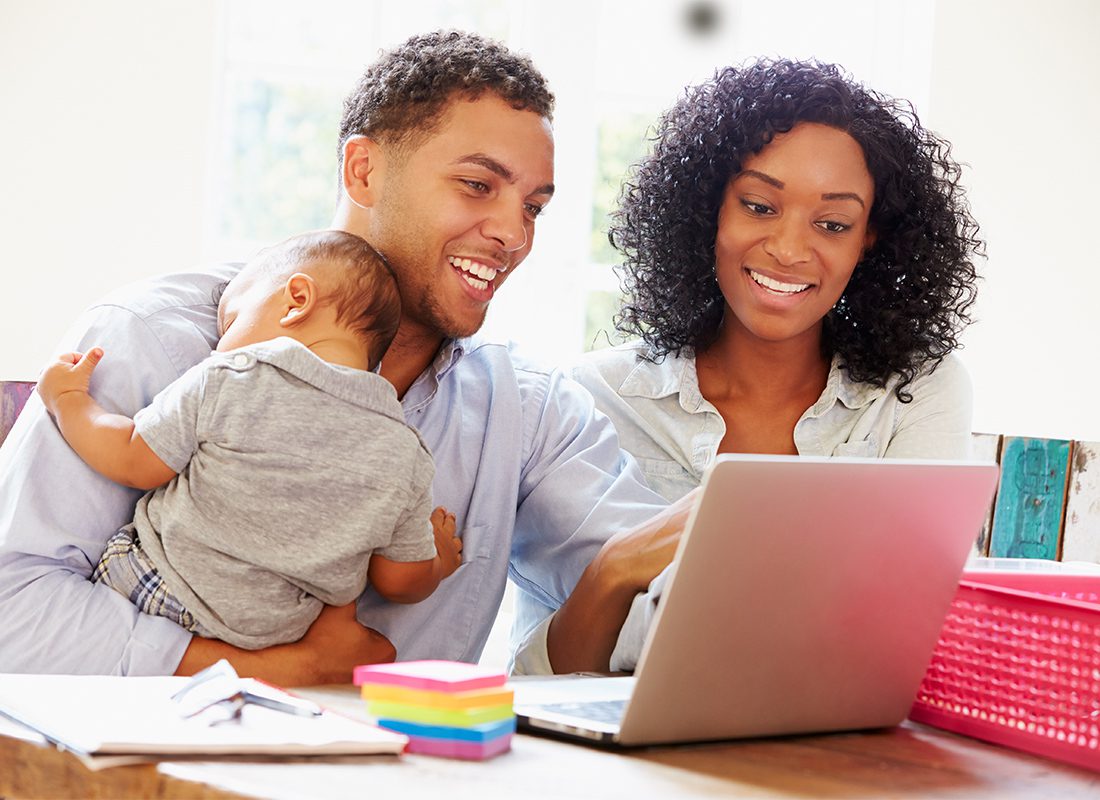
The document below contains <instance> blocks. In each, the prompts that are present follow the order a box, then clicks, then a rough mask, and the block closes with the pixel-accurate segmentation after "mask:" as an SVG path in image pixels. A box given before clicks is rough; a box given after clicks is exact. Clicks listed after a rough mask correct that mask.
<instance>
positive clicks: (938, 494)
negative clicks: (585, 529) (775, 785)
mask: <svg viewBox="0 0 1100 800" xmlns="http://www.w3.org/2000/svg"><path fill="white" fill-rule="evenodd" d="M996 482H997V466H996V464H993V463H977V462H940V461H903V460H862V459H844V458H831V459H826V458H805V457H802V458H799V457H785V456H756V455H722V456H719V457H718V459H717V460H716V462H715V463H714V464H713V465H712V466H711V468H710V469H709V470H708V471H707V473H706V475H705V477H704V479H703V489H702V492H701V493H700V497H699V500H698V501H697V505H696V507H695V508H694V510H693V511H692V513H691V515H690V516H689V519H688V522H687V525H686V528H685V532H684V535H683V537H682V538H681V541H680V545H679V549H678V551H677V554H676V557H675V559H674V562H673V565H672V567H671V573H670V575H669V577H668V581H667V583H666V586H665V592H664V594H663V596H662V598H661V600H660V603H659V605H658V609H657V613H656V617H655V620H654V623H653V625H652V627H651V629H650V631H649V635H648V638H647V640H646V643H645V646H644V647H643V650H642V654H641V659H640V661H639V663H638V668H637V670H636V672H635V674H634V675H633V676H631V677H625V678H579V677H576V676H562V677H554V678H543V679H534V680H519V681H515V682H514V684H513V686H514V688H515V690H516V699H515V710H516V716H517V720H518V722H519V724H520V725H521V727H523V728H524V729H526V730H529V731H536V732H549V733H554V734H558V735H563V736H568V737H576V738H581V739H585V740H588V741H591V742H604V743H613V744H616V745H644V744H659V743H671V742H687V741H702V740H711V739H730V738H740V737H755V736H775V735H783V734H799V733H815V732H825V731H839V730H851V729H861V728H876V727H885V726H890V725H895V724H897V723H899V722H901V720H903V719H904V718H905V716H906V714H907V713H908V711H909V708H910V706H911V705H912V702H913V698H914V697H915V695H916V691H917V688H918V686H919V684H920V681H921V678H922V677H923V675H924V671H925V668H926V667H927V665H928V662H929V659H930V657H931V654H932V650H933V648H934V647H935V644H936V641H937V639H938V634H939V631H940V628H941V626H942V624H943V620H944V617H945V616H946V613H947V609H948V606H949V605H950V602H951V599H952V597H953V596H954V593H955V588H956V586H957V584H958V579H959V575H960V573H961V571H962V568H963V564H964V562H965V561H966V557H967V555H968V553H969V552H970V551H971V549H972V547H973V544H974V541H975V539H976V538H977V536H978V533H979V531H980V530H981V527H982V521H983V519H984V517H985V513H986V510H987V509H988V508H989V504H990V501H991V498H992V495H993V490H994V488H995V486H996Z"/></svg>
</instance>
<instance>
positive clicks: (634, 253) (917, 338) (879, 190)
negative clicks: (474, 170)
mask: <svg viewBox="0 0 1100 800" xmlns="http://www.w3.org/2000/svg"><path fill="white" fill-rule="evenodd" d="M800 122H816V123H821V124H824V125H829V126H831V127H834V128H837V129H839V130H842V131H845V132H847V133H848V134H849V135H851V136H852V138H853V139H855V140H856V141H857V142H858V143H859V145H860V147H861V148H862V149H863V154H864V157H865V158H866V161H867V167H868V170H869V171H870V173H871V175H872V177H873V178H874V186H875V195H874V202H873V203H872V205H871V211H870V220H869V225H870V228H871V229H872V230H873V231H874V232H875V235H876V239H875V242H874V245H873V246H872V247H871V248H870V249H869V250H868V251H867V252H866V253H865V254H864V256H863V258H862V259H861V261H860V263H859V265H858V267H857V269H856V270H855V272H854V273H853V274H852V278H851V280H850V281H849V283H848V286H847V288H846V289H845V291H844V294H843V295H842V296H841V298H840V300H839V302H838V303H837V304H836V307H835V308H833V310H832V311H830V312H829V314H828V315H827V316H826V318H825V324H824V335H823V337H822V348H823V355H824V356H825V357H826V358H831V357H832V356H833V355H835V354H839V356H840V359H841V365H842V366H843V368H844V369H846V370H847V371H848V375H849V377H850V378H851V379H852V380H856V381H864V382H868V383H871V384H874V385H876V386H879V387H883V386H885V385H886V382H887V380H888V379H889V378H890V377H891V376H892V375H900V376H901V381H900V382H899V383H898V386H897V388H896V389H895V392H896V394H897V396H898V398H899V400H901V401H902V402H909V401H910V400H911V399H912V397H911V395H910V394H909V393H907V392H906V391H905V387H906V386H907V385H908V384H909V383H910V382H911V381H912V380H913V378H914V377H915V376H916V374H917V373H918V372H919V371H920V370H922V369H924V368H926V367H928V366H932V367H934V366H935V365H937V364H939V362H941V361H942V360H943V359H944V357H945V356H946V355H947V354H948V353H950V352H951V351H952V350H954V349H955V348H956V347H958V335H959V333H960V332H961V331H962V329H963V328H964V327H965V326H966V325H967V324H969V322H970V321H971V319H970V316H969V310H970V307H971V306H972V305H973V303H974V300H975V293H976V292H975V284H976V282H977V272H976V270H975V267H974V260H975V258H976V257H978V256H981V255H984V245H983V243H982V241H981V240H980V239H979V238H978V225H977V223H976V222H975V221H974V219H973V217H972V216H971V215H970V211H969V208H968V205H967V203H966V198H965V192H964V190H963V188H962V187H961V186H960V185H959V177H960V172H961V170H960V167H959V165H958V164H957V163H956V162H955V161H954V160H953V159H952V158H951V147H950V144H949V143H948V142H946V141H944V140H943V139H941V138H939V137H938V136H936V135H935V134H933V133H932V132H930V131H928V130H925V129H924V128H922V127H921V124H920V121H919V120H918V119H917V115H916V112H915V111H914V109H913V106H912V105H911V104H909V103H907V102H905V101H900V100H895V99H892V98H888V97H885V96H884V95H881V94H879V93H877V92H874V91H871V90H869V89H866V88H864V87H863V86H862V85H861V84H859V83H857V82H856V81H855V80H854V79H853V78H851V76H849V75H848V74H847V73H845V72H844V71H843V70H842V69H841V68H840V67H838V66H836V65H833V64H823V63H819V62H816V61H789V60H770V59H765V60H759V61H755V62H752V63H749V64H746V65H744V66H742V67H726V68H723V69H720V70H718V71H717V72H716V73H715V76H714V78H713V79H711V80H710V81H707V82H706V83H702V84H700V85H698V86H694V87H691V88H689V89H687V90H686V92H685V94H684V95H683V96H682V97H681V98H680V100H679V101H678V102H677V103H676V104H675V105H674V106H673V107H672V108H671V109H670V110H669V111H667V112H666V113H665V114H664V115H663V116H662V117H661V118H660V120H659V121H658V123H657V127H656V131H655V133H654V134H653V151H652V153H651V154H650V155H649V156H648V157H646V158H644V159H643V160H642V161H641V162H639V163H638V164H637V165H635V166H634V168H633V171H632V173H631V175H630V177H628V179H627V181H626V182H625V183H624V186H623V190H622V194H621V196H620V200H619V207H618V209H617V210H616V211H615V212H614V214H613V215H612V224H611V228H610V232H609V234H608V237H609V239H610V241H611V244H612V246H614V247H615V248H616V249H617V250H618V251H619V252H620V253H622V255H623V257H624V258H623V263H622V265H621V266H620V267H618V269H617V271H618V273H619V277H620V280H621V283H622V288H623V292H624V294H625V295H626V299H625V301H624V303H623V307H622V309H621V311H620V313H619V314H618V315H617V316H616V319H615V327H616V328H617V329H618V330H619V331H620V332H621V333H623V334H626V335H628V336H640V337H641V338H642V339H643V340H644V341H645V342H646V343H647V344H648V345H649V347H650V349H651V352H652V353H653V357H655V358H657V359H660V358H663V357H664V356H665V355H667V354H669V353H672V354H674V355H679V354H680V353H681V352H682V351H684V350H688V351H689V352H695V351H699V350H704V349H706V347H707V346H708V345H710V344H712V343H713V342H714V341H715V339H716V338H717V335H718V330H719V326H720V325H721V322H722V317H723V313H724V310H725V301H724V298H723V296H722V292H721V290H720V289H719V287H718V280H717V277H716V276H715V251H714V248H715V238H716V236H717V232H718V210H719V207H720V206H721V203H722V199H723V195H724V190H725V188H726V185H727V184H728V182H729V180H730V179H731V178H732V177H733V176H734V175H736V174H737V173H738V172H740V170H741V163H742V160H743V159H745V158H746V157H748V156H750V155H752V154H755V153H758V152H760V151H761V150H762V149H763V148H764V147H765V146H766V145H767V144H768V143H769V142H770V141H771V140H772V138H773V137H774V136H775V135H776V134H777V133H783V132H786V131H789V130H791V129H792V128H793V127H794V126H795V125H797V124H798V123H800Z"/></svg>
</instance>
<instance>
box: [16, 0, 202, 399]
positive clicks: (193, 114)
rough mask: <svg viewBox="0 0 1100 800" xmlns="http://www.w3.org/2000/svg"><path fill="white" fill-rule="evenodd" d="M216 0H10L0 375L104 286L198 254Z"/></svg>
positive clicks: (20, 367) (50, 338) (46, 341)
mask: <svg viewBox="0 0 1100 800" xmlns="http://www.w3.org/2000/svg"><path fill="white" fill-rule="evenodd" d="M215 11H216V6H215V3H214V2H212V0H190V1H188V0H174V1H172V0H94V2H82V0H69V1H68V2H66V1H65V0H34V2H24V1H23V0H0V118H2V120H3V121H2V123H0V244H2V248H3V249H2V251H0V276H2V278H3V284H2V285H3V287H4V289H5V291H4V311H3V313H0V380H11V379H32V378H34V377H35V376H36V375H37V373H38V370H39V369H40V368H41V366H42V364H43V363H45V360H46V359H47V358H48V357H49V356H50V355H51V354H52V350H53V348H54V346H55V344H56V342H57V341H58V339H59V338H60V336H61V334H62V333H63V331H64V330H65V328H66V327H67V326H68V324H69V323H71V322H72V320H73V319H74V318H75V317H76V315H77V314H78V313H79V312H80V311H81V310H82V309H83V308H84V307H85V306H87V305H88V304H89V303H91V302H92V301H93V300H96V299H98V298H99V297H100V296H102V295H103V294H104V293H105V292H106V291H107V290H109V289H112V288H114V287H116V286H119V285H121V284H123V283H127V282H129V281H131V280H134V279H136V278H139V277H144V276H147V275H151V274H156V273H159V272H167V271H171V270H177V269H180V268H183V267H188V266H193V265H194V264H195V263H196V261H197V260H198V256H199V248H200V245H201V238H202V236H201V234H202V214H203V202H204V190H205V186H204V181H205V175H204V172H203V168H204V167H205V165H206V164H207V158H206V148H207V145H208V140H209V136H208V126H209V121H210V111H211V97H210V95H211V87H212V86H213V85H214V84H213V78H212V76H213V69H214V37H215V30H216V27H217V26H216V25H215V16H214V15H215Z"/></svg>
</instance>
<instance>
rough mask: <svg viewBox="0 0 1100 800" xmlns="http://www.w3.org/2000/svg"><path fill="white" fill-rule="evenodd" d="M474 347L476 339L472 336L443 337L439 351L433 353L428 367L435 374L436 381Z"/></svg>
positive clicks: (441, 378)
mask: <svg viewBox="0 0 1100 800" xmlns="http://www.w3.org/2000/svg"><path fill="white" fill-rule="evenodd" d="M476 347H477V341H476V340H475V338H474V337H472V336H467V337H464V338H461V339H444V340H443V344H442V345H440V347H439V352H438V353H436V354H435V358H434V359H433V360H432V366H431V368H430V371H431V372H432V373H433V374H434V375H435V379H436V380H437V381H441V380H443V378H444V377H445V376H446V375H447V373H448V372H450V371H451V370H452V369H454V368H455V366H456V365H457V364H458V362H459V361H461V360H462V357H463V356H464V355H465V354H466V353H467V352H470V351H473V350H474V349H475V348H476Z"/></svg>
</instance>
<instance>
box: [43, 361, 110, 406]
mask: <svg viewBox="0 0 1100 800" xmlns="http://www.w3.org/2000/svg"><path fill="white" fill-rule="evenodd" d="M101 358H103V351H102V350H101V349H100V348H98V347H93V348H92V349H91V350H89V351H88V352H87V353H65V354H64V355H60V356H58V357H57V360H56V361H54V362H53V363H52V364H50V365H48V366H47V367H46V368H45V369H44V370H42V374H41V375H40V376H39V377H38V394H39V395H40V396H41V397H42V402H43V403H44V404H45V406H46V408H47V410H49V412H50V413H51V414H53V415H54V416H56V415H57V411H56V408H57V401H58V399H59V398H60V397H61V395H63V394H67V393H69V392H87V391H88V384H89V383H91V380H92V372H93V371H94V370H95V368H96V365H97V364H99V361H100V359H101Z"/></svg>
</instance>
